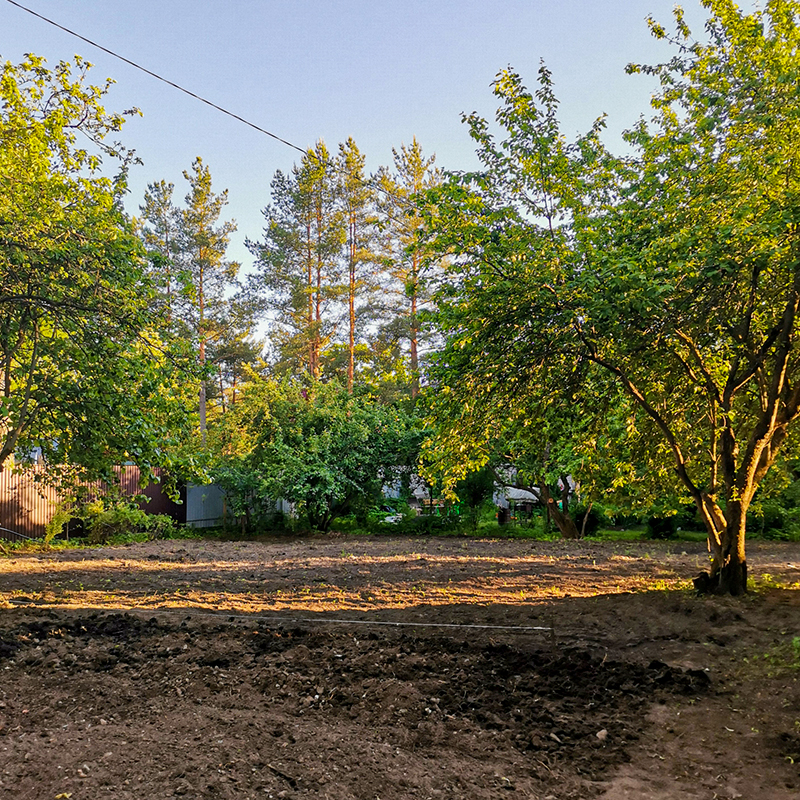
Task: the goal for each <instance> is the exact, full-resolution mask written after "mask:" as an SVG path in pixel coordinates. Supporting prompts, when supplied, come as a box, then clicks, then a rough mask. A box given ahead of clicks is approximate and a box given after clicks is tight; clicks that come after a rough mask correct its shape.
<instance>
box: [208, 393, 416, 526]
mask: <svg viewBox="0 0 800 800" xmlns="http://www.w3.org/2000/svg"><path fill="white" fill-rule="evenodd" d="M214 436H215V437H216V438H215V447H216V450H217V452H218V453H219V457H218V459H217V461H216V463H215V465H214V466H213V468H212V472H213V474H214V475H215V476H216V478H217V480H218V481H220V482H221V483H222V485H223V486H225V487H226V489H227V490H229V491H231V492H232V494H234V495H237V496H241V495H242V494H245V495H246V496H247V497H250V498H255V499H261V500H263V499H264V498H271V499H272V500H273V501H274V500H277V499H281V498H282V499H284V500H288V501H290V502H292V503H294V504H295V506H296V508H297V510H298V511H299V512H300V513H301V514H302V515H303V516H305V518H306V519H307V520H308V523H309V524H310V525H311V527H312V528H315V529H318V530H323V531H325V530H328V529H329V528H330V526H331V524H332V522H333V521H334V519H335V518H336V517H338V516H344V515H347V514H350V513H353V512H356V513H358V512H363V511H365V510H366V509H367V508H368V507H369V505H370V504H371V503H374V502H377V501H378V500H379V498H380V491H381V487H382V485H383V484H384V483H390V482H391V481H392V480H393V479H394V478H395V477H396V476H397V474H399V472H400V471H402V470H403V468H407V467H408V466H409V465H410V464H411V463H412V462H413V461H414V460H415V458H416V453H417V449H418V445H419V434H418V431H417V429H416V425H415V422H414V419H413V418H412V417H410V416H408V415H407V414H406V413H404V412H403V411H402V409H400V408H398V407H397V406H394V405H387V404H383V403H380V402H377V401H376V400H375V399H373V398H371V397H369V396H364V395H359V394H351V393H350V392H349V391H347V389H346V387H344V386H342V385H341V384H340V383H339V382H338V381H330V382H328V383H321V382H313V383H311V384H310V385H307V386H306V387H304V388H301V387H300V386H298V385H297V384H296V383H292V382H290V381H285V382H283V383H278V382H276V381H271V380H259V379H254V380H252V381H251V382H249V383H248V385H247V386H246V388H245V390H244V392H243V394H242V398H241V401H240V402H239V403H238V404H237V405H236V407H235V408H232V409H231V410H230V412H229V413H228V414H227V415H226V416H225V418H224V420H223V421H222V422H221V424H220V425H219V426H218V428H217V429H216V430H215V432H214Z"/></svg>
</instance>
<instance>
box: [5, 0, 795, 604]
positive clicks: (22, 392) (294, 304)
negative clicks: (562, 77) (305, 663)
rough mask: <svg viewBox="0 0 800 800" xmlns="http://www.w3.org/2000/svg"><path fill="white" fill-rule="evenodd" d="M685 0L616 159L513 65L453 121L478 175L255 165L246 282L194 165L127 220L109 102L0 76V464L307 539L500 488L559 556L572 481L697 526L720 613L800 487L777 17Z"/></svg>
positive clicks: (23, 72) (789, 30)
mask: <svg viewBox="0 0 800 800" xmlns="http://www.w3.org/2000/svg"><path fill="white" fill-rule="evenodd" d="M704 5H705V6H706V8H707V9H708V12H709V21H708V24H707V26H706V39H705V40H703V41H701V40H699V39H696V38H694V37H693V35H692V33H691V31H689V29H688V26H687V25H686V23H685V20H684V18H683V15H682V12H681V11H680V9H676V11H675V21H674V32H671V33H670V32H668V31H667V29H666V28H665V27H663V26H662V25H660V24H659V23H657V22H655V21H651V23H650V25H651V31H652V33H653V35H654V36H655V37H656V38H658V39H662V40H667V41H668V42H670V43H671V45H672V46H673V49H674V52H675V57H674V58H673V59H672V60H670V61H669V62H667V63H665V64H661V65H635V64H634V65H630V66H629V68H628V71H629V72H630V73H632V74H636V73H646V74H650V75H654V76H656V77H657V78H658V79H659V85H660V89H659V90H658V92H657V93H656V94H655V95H654V97H653V100H652V114H653V116H652V119H650V120H645V119H644V118H642V119H641V120H639V121H638V122H637V123H635V124H634V126H633V127H632V128H630V129H629V130H628V131H627V132H626V134H625V139H626V143H627V148H628V151H627V152H626V153H625V154H624V155H617V154H615V153H613V152H611V151H610V150H609V149H608V148H607V147H606V145H605V144H604V142H603V128H604V119H603V118H602V117H600V118H598V120H597V122H596V123H595V125H594V126H593V127H592V128H591V129H590V131H588V132H587V133H586V134H585V135H582V136H578V137H576V138H574V139H569V138H568V137H566V136H565V135H564V133H563V132H562V130H561V128H560V126H559V121H558V101H557V98H556V95H555V91H554V88H553V79H552V76H551V75H550V73H549V71H548V70H547V69H546V68H545V67H542V68H541V70H540V72H539V75H538V80H537V86H536V88H535V89H534V90H533V91H530V90H529V89H528V88H527V86H526V85H525V83H524V81H523V79H522V77H521V76H520V75H518V74H517V73H515V72H514V71H513V70H512V69H507V70H504V71H502V72H501V73H499V74H498V76H497V78H496V81H495V83H494V85H493V87H494V93H495V96H496V99H497V101H498V111H497V114H496V117H495V121H494V123H490V122H488V121H487V120H485V119H483V118H481V117H480V116H478V115H475V114H473V115H467V116H466V117H465V123H466V125H467V127H468V130H469V134H470V136H471V137H472V139H473V141H474V142H475V146H476V151H477V156H478V159H479V162H480V166H479V168H478V169H477V170H474V171H472V172H467V173H465V172H439V171H438V170H437V169H436V168H435V167H434V163H433V158H432V156H428V155H426V154H423V151H422V149H421V148H420V146H419V144H418V143H417V142H416V141H415V140H413V141H412V143H411V144H409V145H406V146H402V147H401V148H400V149H399V150H397V151H395V152H394V160H393V164H392V165H390V166H388V167H386V168H383V169H380V170H378V171H377V172H376V173H375V174H373V175H367V174H365V171H364V163H365V162H364V158H363V155H362V154H361V153H360V152H359V150H358V148H357V146H356V144H355V142H353V141H352V140H348V141H347V142H344V143H342V144H341V145H339V146H338V148H337V149H336V150H334V151H329V150H328V149H327V148H326V146H325V145H324V144H323V143H322V142H318V143H317V144H316V145H315V146H314V147H313V148H310V149H309V150H308V151H307V153H305V154H304V155H303V157H302V158H301V159H300V160H299V162H298V163H297V164H296V165H295V166H294V167H293V168H292V169H291V170H290V171H288V172H286V173H283V172H276V174H275V176H274V179H273V181H272V185H271V193H270V197H269V199H268V202H267V204H266V205H265V208H264V222H265V224H264V229H263V231H262V233H261V235H260V236H258V237H255V238H253V239H248V248H249V251H250V253H251V254H252V256H253V259H254V263H253V268H252V270H251V271H248V273H247V274H246V275H243V274H242V273H241V271H240V267H239V265H238V264H235V263H232V262H231V261H229V260H228V259H227V257H226V249H227V244H228V242H229V239H230V235H231V234H232V233H233V231H234V230H235V224H234V223H233V222H232V221H228V220H226V219H225V214H224V208H225V202H226V194H225V192H224V191H218V190H216V189H215V188H213V187H212V183H211V174H210V170H209V168H208V166H207V165H206V164H205V163H204V162H203V161H202V159H200V158H198V159H197V160H196V161H195V162H194V164H193V165H192V166H191V169H190V170H187V172H186V173H185V177H186V180H187V182H188V192H187V194H186V197H185V200H184V202H183V203H182V204H181V203H177V202H176V201H175V198H174V196H173V195H174V187H173V186H172V185H170V184H168V183H165V182H158V183H154V184H151V185H150V187H149V188H148V191H147V195H146V197H145V198H144V199H143V201H142V204H141V209H140V214H139V215H138V217H136V218H134V217H131V216H129V215H127V214H126V213H125V211H124V210H123V205H122V200H123V198H124V196H125V194H126V191H127V175H128V171H129V170H130V169H131V168H132V167H133V159H132V154H130V153H128V152H127V151H126V150H125V148H124V147H123V146H122V145H121V144H119V143H118V142H116V141H115V137H116V134H117V133H118V132H119V130H120V129H121V127H122V124H123V122H124V118H123V116H122V115H118V114H110V113H108V112H106V111H105V109H104V108H103V106H102V105H101V101H102V99H103V97H104V95H105V93H106V92H107V89H108V86H107V85H106V86H101V87H92V86H91V85H90V84H89V83H88V80H87V72H88V65H87V64H86V63H85V62H83V61H81V60H80V59H77V60H76V63H75V64H74V65H73V64H63V63H62V64H60V65H58V67H56V68H55V69H53V70H49V69H48V68H47V67H46V66H45V64H44V62H43V60H42V59H38V58H36V57H33V56H29V57H28V59H27V60H26V61H25V62H24V63H23V64H20V65H12V64H5V65H4V66H3V73H2V82H0V91H2V101H3V111H2V131H0V134H1V135H2V146H0V180H2V186H0V189H2V191H1V192H0V253H1V254H2V256H1V257H2V267H1V269H0V272H1V273H2V286H1V287H0V291H1V292H2V293H1V294H0V305H2V309H3V312H4V313H3V315H2V318H1V319H0V346H1V347H0V349H1V350H2V352H0V359H2V384H3V391H2V398H1V399H0V415H1V416H2V425H3V429H2V434H3V440H2V442H1V443H0V466H4V465H6V464H8V463H10V461H9V459H12V458H13V457H15V456H16V457H17V458H23V459H24V455H25V453H30V452H31V451H32V449H33V448H34V447H36V448H39V449H40V450H41V451H42V452H43V454H44V456H45V457H46V458H47V459H48V460H49V462H51V463H52V464H53V465H54V472H58V471H60V472H61V473H63V474H64V475H65V476H69V475H70V474H83V475H102V474H108V470H109V468H110V465H112V464H114V463H121V462H123V461H128V460H130V461H134V462H136V463H139V464H141V465H142V466H144V467H145V468H148V467H154V466H164V467H166V468H167V469H168V470H170V471H171V472H172V473H173V474H175V475H192V474H195V475H200V474H204V475H207V476H212V477H214V478H216V479H217V480H220V481H221V482H223V483H225V482H227V486H229V487H230V488H231V491H232V494H237V493H238V496H239V497H241V498H247V497H250V498H252V497H275V496H276V494H280V495H281V496H283V497H285V498H287V499H290V500H292V501H294V502H295V503H296V505H297V507H298V508H300V509H301V510H302V511H303V512H304V513H305V514H306V516H307V519H308V521H309V523H310V524H312V525H314V526H317V527H323V528H325V527H328V526H329V525H330V524H331V523H332V520H333V519H334V518H335V517H336V516H342V515H345V514H359V513H361V514H363V513H364V509H365V507H368V506H369V504H370V503H374V502H375V500H376V498H377V496H378V492H379V490H380V485H381V484H382V483H385V482H387V481H389V480H390V479H391V478H392V476H393V475H394V476H395V477H396V478H398V479H401V478H402V476H407V475H408V474H409V471H411V470H420V471H421V472H422V474H423V475H424V476H425V477H426V479H427V480H428V481H429V482H430V483H431V484H435V485H438V486H439V487H440V489H441V491H442V493H443V495H444V496H445V497H450V498H452V497H454V496H456V495H458V494H459V492H461V494H462V495H463V494H464V493H466V492H469V491H470V488H469V487H470V481H471V482H472V486H473V488H474V487H475V481H476V480H477V477H476V476H481V475H486V474H494V475H497V474H499V472H502V471H503V470H505V474H506V475H507V476H510V475H512V474H513V476H514V480H515V481H516V482H517V483H519V484H521V485H527V486H529V487H530V488H534V489H536V490H537V491H538V492H539V495H540V497H541V498H542V500H543V501H544V503H545V504H546V506H547V507H548V509H549V510H550V516H551V517H552V519H553V520H554V521H555V523H556V524H557V525H558V526H559V528H560V529H561V530H562V532H563V533H564V535H566V536H575V535H580V531H581V527H582V526H579V525H578V524H577V523H576V520H575V519H574V518H573V516H572V511H573V509H572V508H571V506H570V502H571V499H572V498H570V496H569V495H570V491H572V493H573V494H574V493H575V491H574V490H575V489H577V488H578V487H579V488H580V494H581V500H582V502H583V504H584V506H587V505H591V504H592V503H597V504H604V505H606V506H616V507H618V508H620V509H623V508H628V509H634V508H644V507H652V506H653V504H654V503H655V504H656V505H657V506H660V507H661V508H662V510H663V512H664V513H665V514H669V513H672V512H674V511H676V510H677V509H678V508H680V507H681V506H682V505H684V506H685V504H686V503H689V504H691V505H692V506H693V507H694V509H695V514H696V516H697V518H698V519H699V521H700V522H701V524H702V525H703V526H704V528H705V530H706V532H707V536H708V542H709V549H710V552H711V566H710V577H709V581H710V582H711V585H713V586H715V587H716V588H718V589H719V590H721V591H730V592H732V593H739V592H741V591H743V590H744V589H745V587H746V580H747V566H746V558H745V546H744V541H745V532H746V527H747V519H748V515H749V514H751V512H752V510H753V508H755V507H757V505H758V503H759V502H760V501H761V498H762V497H767V496H768V495H769V493H770V492H773V493H774V492H775V491H778V490H780V489H781V488H782V486H785V485H787V484H790V483H792V482H793V481H794V478H795V477H796V476H795V466H794V465H795V463H796V461H795V453H796V420H797V418H798V416H799V415H800V380H799V379H800V375H798V372H799V371H800V357H799V353H798V347H797V342H796V338H797V336H796V332H797V313H798V308H800V270H798V268H797V264H798V263H800V262H798V259H797V257H796V252H797V244H798V241H800V239H798V224H799V223H800V206H798V201H797V198H798V197H800V192H798V191H797V187H798V173H797V169H796V163H797V159H796V157H795V153H796V152H797V150H798V147H799V146H800V102H798V100H797V97H796V91H795V88H794V87H795V86H796V85H797V77H798V75H800V33H798V30H799V26H798V20H799V19H800V5H798V3H796V2H778V0H770V1H769V2H767V3H765V4H764V8H763V9H761V10H758V11H756V12H753V13H751V14H746V13H745V12H743V11H741V10H740V9H737V8H736V7H735V6H733V5H732V4H731V3H730V2H727V1H726V0H707V2H706V3H705V4H704ZM79 135H80V136H81V137H82V138H81V140H80V141H79V140H78V136H79ZM87 137H88V141H89V142H90V146H86V145H85V139H86V138H87ZM115 163H116V165H117V169H116V171H114V170H113V169H112V168H111V165H113V164H115ZM110 172H114V174H113V175H110V174H109V173H110ZM258 326H266V328H267V330H268V331H269V337H268V342H267V343H266V344H267V346H266V347H264V346H263V345H262V343H261V342H260V341H259V337H258V335H257V333H256V331H257V330H259V327H258ZM478 482H479V483H480V481H478ZM559 485H560V487H561V492H562V494H561V495H559V494H557V491H558V486H559ZM243 502H244V501H243ZM241 510H242V511H243V512H244V511H245V510H246V509H245V508H244V506H243V508H242V509H241ZM587 513H588V512H587ZM584 520H585V517H584Z"/></svg>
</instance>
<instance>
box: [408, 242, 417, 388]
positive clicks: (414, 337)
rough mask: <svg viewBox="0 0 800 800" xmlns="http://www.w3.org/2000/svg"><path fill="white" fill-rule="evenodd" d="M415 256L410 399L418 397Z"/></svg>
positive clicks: (415, 262) (415, 255) (415, 261)
mask: <svg viewBox="0 0 800 800" xmlns="http://www.w3.org/2000/svg"><path fill="white" fill-rule="evenodd" d="M417 258H418V256H417V254H416V253H414V260H413V272H412V275H413V278H412V286H413V288H412V292H413V294H412V295H411V320H410V321H411V348H410V355H411V397H412V398H416V397H417V396H418V395H419V353H418V350H417V348H418V342H417V337H418V336H419V327H418V324H417Z"/></svg>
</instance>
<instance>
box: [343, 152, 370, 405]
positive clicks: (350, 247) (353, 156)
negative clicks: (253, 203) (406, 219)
mask: <svg viewBox="0 0 800 800" xmlns="http://www.w3.org/2000/svg"><path fill="white" fill-rule="evenodd" d="M364 161H365V159H364V156H363V155H362V154H361V152H360V151H359V149H358V146H357V145H356V143H355V141H354V140H353V139H352V138H349V139H348V140H347V141H346V142H344V143H342V144H340V145H339V159H338V163H337V167H338V173H339V174H338V178H339V200H340V203H341V207H342V212H343V214H344V219H345V223H346V225H347V246H346V250H345V261H346V264H347V300H348V303H347V305H348V322H349V327H348V340H347V354H348V362H347V390H348V391H349V392H351V393H352V391H353V381H354V376H355V353H356V323H357V316H358V313H359V310H361V309H360V308H359V300H362V303H361V306H362V308H363V306H364V305H365V301H367V300H368V295H369V293H370V291H371V289H373V288H374V284H375V276H374V274H372V275H370V274H368V273H367V271H366V268H367V267H368V265H370V264H374V263H375V261H376V259H377V256H376V254H375V244H376V241H375V240H376V235H377V217H376V209H375V190H374V188H373V187H372V184H371V183H370V182H369V181H368V180H367V178H366V176H365V174H364Z"/></svg>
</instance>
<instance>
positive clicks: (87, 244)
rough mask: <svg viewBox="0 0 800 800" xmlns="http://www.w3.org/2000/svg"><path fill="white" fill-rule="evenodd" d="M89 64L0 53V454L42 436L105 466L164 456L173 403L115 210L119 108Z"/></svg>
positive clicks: (100, 472) (139, 256)
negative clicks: (7, 58)
mask: <svg viewBox="0 0 800 800" xmlns="http://www.w3.org/2000/svg"><path fill="white" fill-rule="evenodd" d="M89 67H90V65H89V64H88V63H86V62H84V61H83V60H81V59H80V58H76V60H75V64H74V65H73V64H70V63H67V62H61V63H59V64H58V65H57V66H56V67H55V69H53V70H49V69H48V68H47V67H46V66H45V62H44V60H43V59H41V58H37V57H36V56H32V55H30V56H28V57H27V58H26V60H25V61H24V62H22V63H21V64H19V65H13V64H11V63H5V64H3V65H2V66H1V67H0V364H2V368H1V369H0V371H1V372H2V380H1V381H0V418H2V433H1V434H0V467H2V465H3V464H5V463H6V462H7V460H8V459H9V458H10V457H11V456H12V455H13V454H15V453H16V454H19V453H22V454H23V455H24V454H25V453H29V452H31V451H32V450H33V449H34V448H40V449H41V451H42V452H43V454H44V455H45V457H46V458H47V459H48V461H49V462H50V463H51V464H55V465H65V464H69V465H73V466H74V467H79V468H80V469H81V470H82V471H83V472H84V474H85V476H88V477H103V476H107V475H108V474H109V470H110V467H111V465H113V464H114V463H123V462H125V461H133V462H135V463H137V464H139V465H140V466H142V467H143V468H144V469H145V470H147V468H148V467H150V466H153V465H156V464H158V465H164V464H165V462H166V461H167V460H168V452H169V445H170V442H171V441H172V439H173V433H174V432H175V431H179V430H181V429H182V427H183V426H184V424H185V417H184V413H183V408H182V404H181V403H180V402H179V401H178V400H177V397H176V395H177V393H178V388H177V387H178V385H179V379H180V378H181V377H182V375H183V373H182V362H181V359H180V353H179V351H178V349H177V348H172V346H171V344H170V343H168V342H165V341H164V339H163V337H162V336H161V333H160V328H161V326H160V320H159V317H158V315H157V314H156V313H154V312H153V311H152V309H151V303H150V300H151V296H152V291H153V289H152V286H151V284H150V282H149V280H148V278H147V275H146V272H145V269H144V258H143V255H144V254H143V251H142V247H141V244H140V243H139V240H138V239H137V237H136V236H135V234H134V231H133V229H132V226H131V224H130V221H129V220H128V219H127V218H126V216H125V215H124V213H123V212H122V210H121V208H122V206H121V197H122V194H123V193H124V191H125V183H126V174H127V169H128V166H129V164H130V162H131V156H130V154H128V153H126V151H125V150H124V148H123V147H122V146H121V145H120V144H119V143H118V142H116V141H113V137H115V136H116V134H117V133H118V132H119V130H120V128H121V126H122V123H123V117H122V116H121V115H119V114H111V113H107V112H106V111H105V109H104V108H103V106H102V100H103V97H104V95H105V94H106V92H107V90H108V88H109V83H110V82H107V83H106V84H105V85H103V86H100V87H97V86H92V85H91V84H89V83H88V80H87V73H88V70H89ZM114 161H116V162H117V165H118V172H117V174H116V176H115V177H113V178H109V177H107V174H109V173H110V171H111V168H112V167H113V162H114ZM104 162H105V163H104Z"/></svg>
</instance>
